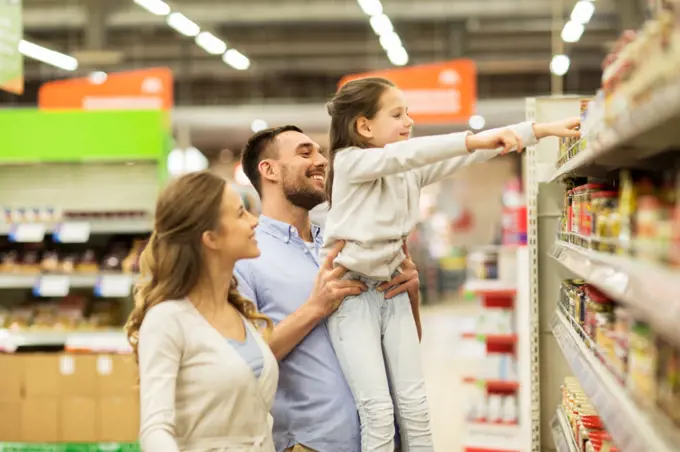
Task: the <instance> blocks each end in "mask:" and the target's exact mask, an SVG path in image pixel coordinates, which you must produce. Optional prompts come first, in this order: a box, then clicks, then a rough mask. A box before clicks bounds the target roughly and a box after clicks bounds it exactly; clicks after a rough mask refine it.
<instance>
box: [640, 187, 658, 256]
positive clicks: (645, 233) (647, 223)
mask: <svg viewBox="0 0 680 452" xmlns="http://www.w3.org/2000/svg"><path fill="white" fill-rule="evenodd" d="M662 216H663V213H662V206H661V200H660V199H659V198H658V197H657V196H656V194H655V193H653V192H651V190H650V192H647V193H645V194H643V195H641V196H639V197H638V199H637V211H636V213H635V233H636V236H635V250H636V254H637V256H638V257H640V258H642V259H649V260H655V259H656V258H657V257H658V256H659V250H657V249H656V246H655V244H656V242H657V239H658V238H659V235H660V234H659V233H660V231H659V229H658V227H659V224H660V223H661V221H662Z"/></svg>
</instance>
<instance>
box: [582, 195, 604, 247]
mask: <svg viewBox="0 0 680 452" xmlns="http://www.w3.org/2000/svg"><path fill="white" fill-rule="evenodd" d="M605 187H606V186H605V185H604V184H586V185H583V186H582V187H581V191H580V195H581V207H580V209H579V211H580V216H581V218H580V220H579V222H580V225H579V234H580V235H582V236H585V237H590V236H591V235H592V232H593V221H592V214H593V207H592V196H593V194H594V193H597V192H599V191H601V190H604V189H605Z"/></svg>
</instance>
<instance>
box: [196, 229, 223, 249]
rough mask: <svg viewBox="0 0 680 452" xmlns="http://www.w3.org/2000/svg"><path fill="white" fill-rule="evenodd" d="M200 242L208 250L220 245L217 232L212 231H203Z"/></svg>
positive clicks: (217, 247)
mask: <svg viewBox="0 0 680 452" xmlns="http://www.w3.org/2000/svg"><path fill="white" fill-rule="evenodd" d="M201 242H203V245H204V246H205V247H206V248H208V249H210V250H217V249H219V247H220V244H219V241H218V237H217V234H215V232H214V231H204V232H203V234H202V235H201Z"/></svg>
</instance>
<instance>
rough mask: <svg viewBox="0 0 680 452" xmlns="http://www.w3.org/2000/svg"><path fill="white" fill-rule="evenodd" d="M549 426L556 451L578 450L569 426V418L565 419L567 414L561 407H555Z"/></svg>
mask: <svg viewBox="0 0 680 452" xmlns="http://www.w3.org/2000/svg"><path fill="white" fill-rule="evenodd" d="M550 427H551V430H552V435H553V440H554V441H555V447H556V448H557V452H579V448H578V446H577V445H576V441H575V440H574V435H573V433H572V431H571V427H570V426H569V419H567V415H566V414H565V412H564V410H563V409H562V408H561V407H560V408H558V409H557V412H556V413H555V417H554V418H553V420H552V422H551V423H550Z"/></svg>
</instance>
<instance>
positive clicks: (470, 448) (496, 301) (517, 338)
mask: <svg viewBox="0 0 680 452" xmlns="http://www.w3.org/2000/svg"><path fill="white" fill-rule="evenodd" d="M487 251H492V252H493V253H494V254H496V253H497V262H496V263H495V265H494V268H495V270H494V271H492V272H491V274H492V275H493V276H497V277H495V278H492V279H480V277H479V275H478V274H477V272H475V271H474V268H478V267H477V265H478V264H479V262H476V261H475V262H470V261H469V262H468V264H469V265H472V267H473V268H470V267H469V268H468V275H469V279H468V281H467V282H466V283H465V285H464V288H463V290H464V292H465V293H466V296H467V297H468V298H473V299H475V300H476V301H477V302H478V303H479V309H480V317H479V320H478V324H477V328H476V332H470V333H463V334H462V339H467V340H474V341H477V342H478V343H479V344H480V345H481V348H482V350H483V353H484V355H485V356H484V357H483V358H481V360H480V362H479V363H478V365H476V367H478V368H476V369H475V370H470V372H471V373H473V375H469V374H468V375H465V376H464V377H463V383H465V384H467V385H470V387H472V388H475V389H474V393H475V394H476V397H473V398H472V400H468V401H467V403H471V405H470V406H469V408H470V409H472V410H478V409H479V408H478V407H477V408H475V404H476V403H479V397H482V400H484V401H483V402H482V403H483V404H487V403H489V400H490V399H491V398H492V397H504V398H506V399H507V398H508V397H510V400H514V401H515V404H516V405H515V406H516V409H517V413H518V414H519V416H518V417H517V418H516V421H514V422H511V423H506V424H503V423H502V422H498V421H491V420H490V419H489V418H488V417H486V418H484V419H482V422H479V421H478V420H476V419H471V418H469V417H468V419H467V421H466V424H465V436H464V440H463V451H465V452H520V451H522V452H523V451H525V450H526V445H527V444H528V439H529V437H530V435H529V428H530V423H529V422H528V421H529V420H528V419H525V418H523V417H522V415H521V413H524V412H525V411H524V409H523V407H525V406H526V405H527V398H528V393H527V392H526V389H525V388H526V386H525V385H524V380H523V378H525V377H526V374H524V373H522V372H521V369H523V368H524V367H525V366H527V364H528V354H527V353H524V352H523V350H526V347H525V341H526V339H527V338H526V337H524V336H525V335H523V334H522V333H521V326H522V325H523V324H525V323H526V322H527V321H528V319H527V316H528V313H527V311H526V305H527V297H528V287H527V284H526V280H527V275H526V270H527V269H528V262H527V256H528V254H527V249H526V247H517V246H511V247H504V246H492V247H484V248H483V249H482V252H487ZM473 254H474V253H471V255H469V256H468V259H471V260H473V261H474V260H475V259H474V256H472V255H473ZM471 256H472V257H471ZM486 277H488V275H486ZM500 312H503V313H506V314H507V313H511V314H510V315H511V316H512V318H511V320H510V323H509V324H508V325H506V326H505V327H503V326H502V324H503V322H501V326H499V328H501V329H502V330H497V329H496V327H495V326H494V325H496V323H495V321H493V320H490V319H494V316H495V315H499V313H500ZM503 328H510V329H509V330H506V329H503ZM492 356H493V357H496V358H494V359H498V360H500V361H488V360H491V359H492V358H491V357H492ZM500 362H502V363H503V364H499V363H500ZM513 362H514V365H513ZM498 365H500V366H501V367H500V368H501V369H505V370H500V371H499V369H497V368H496V367H495V366H498ZM497 371H499V372H500V374H498V375H496V374H495V373H496V372H497ZM489 373H491V374H492V375H491V376H490V375H489ZM470 394H472V393H470ZM487 398H488V399H487ZM477 414H479V413H478V412H477Z"/></svg>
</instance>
